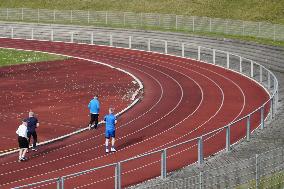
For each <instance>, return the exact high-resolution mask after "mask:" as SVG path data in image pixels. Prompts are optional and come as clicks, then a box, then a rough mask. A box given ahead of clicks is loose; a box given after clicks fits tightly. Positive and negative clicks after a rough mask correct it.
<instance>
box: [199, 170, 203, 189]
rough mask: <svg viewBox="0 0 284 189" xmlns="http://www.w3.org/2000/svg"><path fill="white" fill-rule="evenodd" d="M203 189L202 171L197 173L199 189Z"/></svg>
mask: <svg viewBox="0 0 284 189" xmlns="http://www.w3.org/2000/svg"><path fill="white" fill-rule="evenodd" d="M202 188H203V173H202V171H200V172H199V189H202Z"/></svg>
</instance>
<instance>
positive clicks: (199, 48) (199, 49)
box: [197, 46, 201, 60]
mask: <svg viewBox="0 0 284 189" xmlns="http://www.w3.org/2000/svg"><path fill="white" fill-rule="evenodd" d="M200 51H201V47H200V46H198V52H197V53H198V57H197V60H200Z"/></svg>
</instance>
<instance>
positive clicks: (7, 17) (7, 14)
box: [6, 8, 9, 20]
mask: <svg viewBox="0 0 284 189" xmlns="http://www.w3.org/2000/svg"><path fill="white" fill-rule="evenodd" d="M6 19H7V20H9V8H7V12H6Z"/></svg>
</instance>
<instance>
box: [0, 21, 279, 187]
mask: <svg viewBox="0 0 284 189" xmlns="http://www.w3.org/2000/svg"><path fill="white" fill-rule="evenodd" d="M0 37H4V38H19V39H29V40H47V41H61V42H72V43H84V44H90V45H92V44H96V45H108V46H113V47H122V48H129V49H136V50H143V51H151V52H157V53H164V54H168V55H173V56H179V57H184V58H191V59H195V60H198V61H200V62H203V63H210V64H214V65H216V66H220V67H223V68H226V69H230V70H232V71H235V72H238V73H240V74H242V75H243V76H245V77H248V78H250V79H252V80H254V81H255V82H258V83H259V84H260V85H262V86H263V87H264V88H266V90H267V91H268V92H269V94H270V98H269V100H267V101H266V102H263V104H262V105H261V106H260V107H258V108H256V109H255V110H253V111H252V112H251V113H250V114H248V115H246V116H244V117H242V118H240V119H238V120H235V121H234V122H231V123H229V124H228V125H225V126H223V127H221V128H219V129H216V130H214V131H212V132H210V133H206V134H203V135H202V136H199V137H196V138H193V139H190V140H187V141H184V142H181V143H178V144H175V145H172V146H168V147H165V148H163V149H159V150H156V151H150V152H148V153H146V154H141V155H138V156H136V157H132V158H129V159H126V160H123V161H121V162H117V163H112V164H109V165H105V166H102V167H96V168H92V169H90V170H86V171H83V172H78V173H74V174H71V175H66V176H62V177H60V178H58V180H57V182H60V183H61V184H60V185H59V184H57V188H64V182H65V181H66V180H68V179H72V178H74V177H78V176H80V175H83V174H87V173H89V172H94V171H97V170H102V169H104V168H106V167H115V176H114V178H115V188H116V189H120V188H121V175H122V173H121V167H122V166H123V164H125V163H127V162H129V161H132V160H134V159H140V158H145V157H148V156H150V155H153V154H157V153H160V154H161V160H160V161H161V178H166V176H167V159H168V158H169V156H167V151H168V150H170V149H173V148H177V147H180V146H181V145H185V144H190V143H195V145H197V146H198V152H197V156H198V158H197V159H198V161H197V162H198V164H199V165H202V164H203V161H204V158H205V157H204V152H203V149H204V146H203V143H204V142H205V141H206V140H207V138H208V137H210V136H212V135H214V134H217V133H219V132H221V131H224V132H225V133H226V134H225V135H226V138H225V142H226V145H225V147H224V149H225V151H230V150H231V146H232V145H233V144H231V140H232V138H231V134H232V129H234V128H236V126H237V125H240V124H241V123H242V122H244V121H245V123H246V124H245V130H246V135H245V137H246V140H250V136H251V133H252V132H253V130H254V129H253V128H252V125H251V120H252V117H254V116H255V115H256V114H258V115H259V114H260V118H259V125H258V126H259V127H260V128H261V129H263V128H264V127H265V119H266V118H268V117H269V116H267V117H266V115H267V114H268V112H270V113H269V115H270V118H271V119H272V118H273V117H274V115H275V111H276V109H277V106H278V80H277V78H276V76H275V75H274V74H273V73H272V72H271V71H270V70H268V69H267V68H265V67H264V66H262V65H260V64H258V63H256V62H254V61H252V60H249V59H246V58H244V57H240V56H238V55H236V54H233V53H230V52H225V51H220V50H217V49H210V48H206V47H202V46H196V45H194V44H186V43H180V42H175V41H165V40H157V39H150V38H141V37H135V36H123V35H115V34H111V33H110V34H107V33H103V34H102V33H96V32H92V31H76V30H74V31H70V30H66V29H64V28H61V29H53V28H41V27H40V26H38V27H34V28H24V27H15V26H13V27H7V26H5V27H2V28H1V26H0ZM241 138H242V137H239V138H238V140H240V139H241ZM234 142H237V141H234ZM52 181H53V182H54V180H52ZM43 182H48V181H43ZM40 184H42V182H40V183H35V184H30V185H25V186H19V187H16V188H25V187H30V186H36V185H37V186H38V185H40Z"/></svg>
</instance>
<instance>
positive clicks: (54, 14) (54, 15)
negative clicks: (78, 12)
mask: <svg viewBox="0 0 284 189" xmlns="http://www.w3.org/2000/svg"><path fill="white" fill-rule="evenodd" d="M55 19H56V11H55V10H53V23H55Z"/></svg>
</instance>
